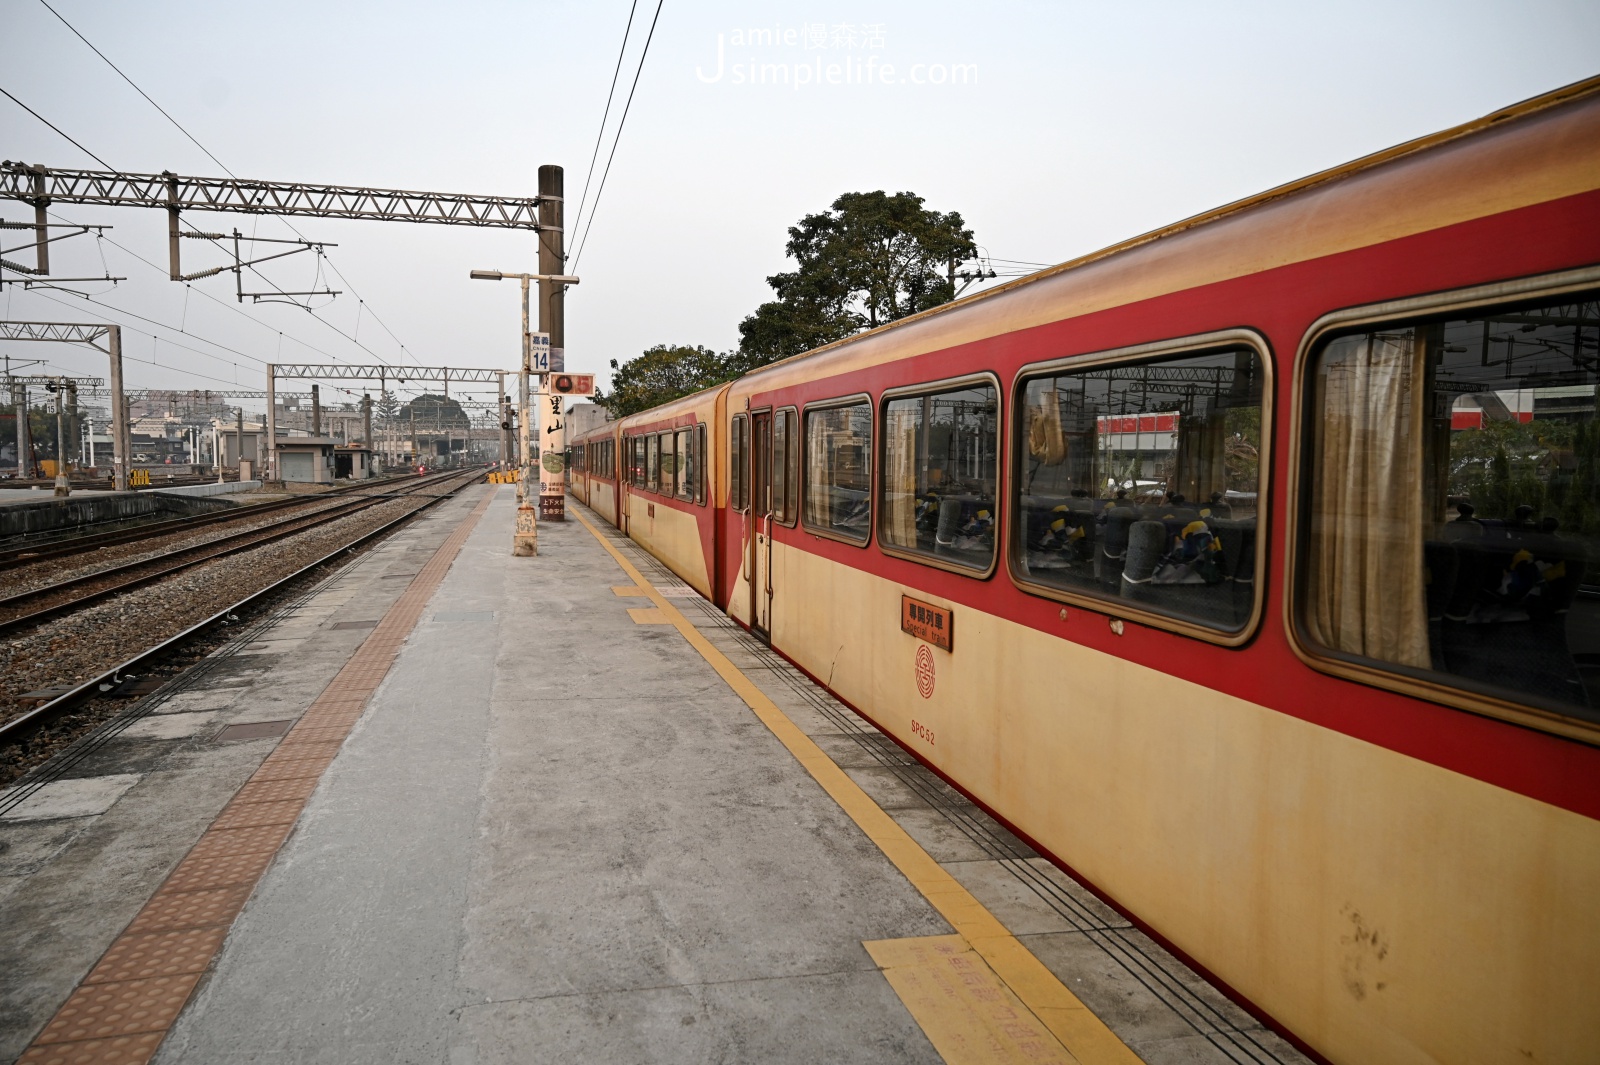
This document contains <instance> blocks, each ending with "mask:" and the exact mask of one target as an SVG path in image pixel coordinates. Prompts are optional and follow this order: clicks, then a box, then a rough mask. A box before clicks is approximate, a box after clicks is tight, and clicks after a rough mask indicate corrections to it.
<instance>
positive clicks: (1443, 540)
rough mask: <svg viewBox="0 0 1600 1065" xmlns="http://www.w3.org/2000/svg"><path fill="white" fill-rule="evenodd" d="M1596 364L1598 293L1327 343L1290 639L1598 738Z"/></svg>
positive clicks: (1310, 403)
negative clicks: (1572, 723) (1585, 728)
mask: <svg viewBox="0 0 1600 1065" xmlns="http://www.w3.org/2000/svg"><path fill="white" fill-rule="evenodd" d="M1597 353H1600V293H1588V294H1585V295H1581V296H1576V295H1574V296H1564V297H1560V298H1547V299H1545V300H1542V301H1540V302H1537V303H1533V302H1530V303H1524V304H1521V305H1517V306H1507V307H1500V308H1495V309H1493V310H1482V311H1475V312H1472V313H1456V314H1453V315H1451V316H1450V317H1448V318H1435V319H1433V320H1422V319H1419V320H1412V321H1399V322H1393V323H1386V324H1383V325H1381V326H1377V327H1374V326H1371V325H1365V326H1363V327H1361V328H1360V330H1359V331H1351V332H1343V333H1342V334H1335V335H1333V336H1332V337H1331V338H1329V339H1326V340H1325V341H1323V342H1321V343H1320V344H1319V345H1318V346H1317V347H1316V349H1315V350H1314V351H1313V353H1312V355H1311V360H1310V362H1309V363H1308V375H1307V382H1308V389H1309V390H1308V393H1307V407H1306V416H1307V422H1306V424H1307V428H1308V434H1309V435H1308V438H1307V439H1306V441H1305V445H1306V446H1305V465H1304V466H1303V467H1302V477H1303V481H1302V484H1303V485H1304V488H1303V490H1302V492H1301V506H1302V510H1301V513H1300V516H1299V519H1300V525H1299V528H1300V536H1299V537H1298V543H1297V545H1296V546H1297V548H1298V551H1299V555H1298V556H1297V563H1296V570H1297V584H1296V591H1297V600H1298V601H1297V608H1298V609H1297V621H1298V625H1299V631H1300V634H1301V636H1302V638H1303V639H1304V640H1305V641H1306V642H1309V643H1311V644H1314V645H1317V646H1318V647H1320V648H1322V649H1325V650H1326V651H1327V652H1329V653H1331V654H1332V655H1333V656H1334V657H1335V658H1337V659H1347V660H1358V661H1360V662H1361V663H1362V664H1364V665H1368V664H1370V665H1377V666H1379V667H1381V668H1382V669H1383V670H1384V671H1386V672H1392V673H1399V674H1402V675H1408V676H1410V677H1411V678H1412V679H1415V680H1419V681H1422V682H1424V683H1425V684H1427V685H1429V686H1430V687H1437V686H1448V687H1449V688H1455V689H1466V690H1467V691H1470V692H1472V693H1474V694H1475V695H1477V696H1479V697H1488V699H1489V700H1492V701H1493V702H1499V701H1508V702H1513V703H1519V704H1525V705H1531V706H1535V707H1539V708H1540V709H1542V710H1545V711H1547V712H1550V711H1553V712H1555V713H1559V714H1562V715H1565V716H1568V717H1575V718H1581V719H1584V720H1586V721H1589V722H1591V723H1594V722H1600V566H1591V565H1590V562H1589V560H1590V559H1597V560H1600V418H1597V416H1596V397H1597V395H1600V365H1597V361H1596V356H1597ZM1476 702H1477V703H1479V704H1481V703H1482V699H1481V698H1480V699H1478V700H1476ZM1491 705H1492V703H1491Z"/></svg>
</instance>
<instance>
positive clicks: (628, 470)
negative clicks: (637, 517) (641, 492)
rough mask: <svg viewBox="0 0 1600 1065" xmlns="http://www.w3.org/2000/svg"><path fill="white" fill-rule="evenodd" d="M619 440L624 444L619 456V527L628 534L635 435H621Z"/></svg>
mask: <svg viewBox="0 0 1600 1065" xmlns="http://www.w3.org/2000/svg"><path fill="white" fill-rule="evenodd" d="M617 442H618V443H619V444H621V446H622V454H621V455H620V456H618V458H617V471H616V472H617V528H619V529H621V530H622V535H623V536H627V535H628V508H629V505H630V503H631V501H630V500H629V498H628V496H629V494H630V493H631V492H632V490H633V437H631V436H619V437H618V438H617Z"/></svg>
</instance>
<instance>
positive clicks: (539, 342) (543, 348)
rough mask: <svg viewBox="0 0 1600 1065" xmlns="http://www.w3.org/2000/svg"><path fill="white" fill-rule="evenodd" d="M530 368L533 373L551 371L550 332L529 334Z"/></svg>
mask: <svg viewBox="0 0 1600 1065" xmlns="http://www.w3.org/2000/svg"><path fill="white" fill-rule="evenodd" d="M528 369H529V370H531V371H532V372H533V373H549V372H550V334H549V333H529V334H528Z"/></svg>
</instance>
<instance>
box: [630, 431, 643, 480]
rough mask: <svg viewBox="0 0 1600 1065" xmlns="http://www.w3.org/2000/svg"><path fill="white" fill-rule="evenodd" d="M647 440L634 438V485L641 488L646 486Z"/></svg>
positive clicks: (638, 437)
mask: <svg viewBox="0 0 1600 1065" xmlns="http://www.w3.org/2000/svg"><path fill="white" fill-rule="evenodd" d="M645 450H646V449H645V438H644V437H642V436H636V437H634V438H633V483H634V484H636V485H638V486H639V487H640V488H643V487H644V486H645V461H644V456H645Z"/></svg>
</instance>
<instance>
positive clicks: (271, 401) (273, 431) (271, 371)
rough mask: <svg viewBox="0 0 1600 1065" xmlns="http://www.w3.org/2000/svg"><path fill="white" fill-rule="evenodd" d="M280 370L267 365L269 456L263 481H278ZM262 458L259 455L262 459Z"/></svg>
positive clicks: (270, 364) (262, 473) (263, 473)
mask: <svg viewBox="0 0 1600 1065" xmlns="http://www.w3.org/2000/svg"><path fill="white" fill-rule="evenodd" d="M277 392H278V368H277V367H276V366H274V365H273V364H272V363H270V362H269V363H267V424H266V429H267V454H266V460H267V461H266V463H265V466H264V468H263V469H262V471H261V479H262V480H263V481H272V480H276V479H277V472H278V397H277ZM261 457H262V456H261V455H259V454H258V455H257V456H256V458H257V459H260V458H261Z"/></svg>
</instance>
